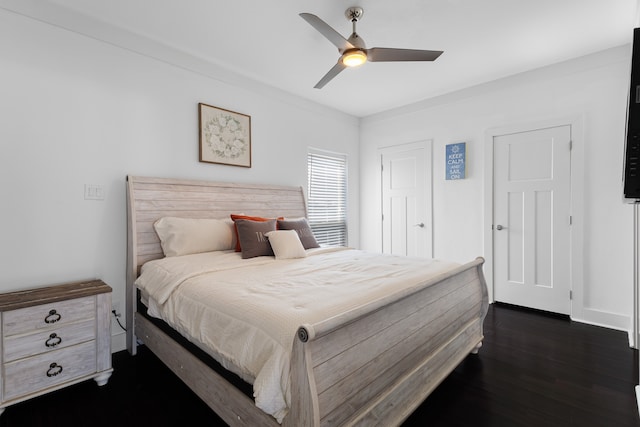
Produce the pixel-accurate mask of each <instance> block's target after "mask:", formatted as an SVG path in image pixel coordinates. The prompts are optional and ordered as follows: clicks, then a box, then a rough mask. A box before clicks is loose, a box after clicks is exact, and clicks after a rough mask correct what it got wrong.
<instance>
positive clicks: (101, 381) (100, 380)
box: [0, 371, 113, 413]
mask: <svg viewBox="0 0 640 427" xmlns="http://www.w3.org/2000/svg"><path fill="white" fill-rule="evenodd" d="M112 372H113V371H109V372H104V373H102V374H100V375H98V376H97V377H95V378H94V379H93V380H94V381H95V382H96V384H98V386H100V387H102V386H103V385H105V384H106V383H107V382H108V381H109V377H111V373H112ZM0 413H1V412H0Z"/></svg>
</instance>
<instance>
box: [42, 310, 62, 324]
mask: <svg viewBox="0 0 640 427" xmlns="http://www.w3.org/2000/svg"><path fill="white" fill-rule="evenodd" d="M60 319H62V316H61V315H60V313H58V312H57V311H55V310H51V311H49V315H48V316H47V317H45V318H44V323H56V322H57V321H58V320H60Z"/></svg>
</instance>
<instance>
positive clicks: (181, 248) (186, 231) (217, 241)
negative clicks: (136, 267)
mask: <svg viewBox="0 0 640 427" xmlns="http://www.w3.org/2000/svg"><path fill="white" fill-rule="evenodd" d="M153 227H154V228H155V230H156V233H157V234H158V237H159V238H160V245H161V246H162V251H163V252H164V255H165V256H167V257H170V256H180V255H188V254H196V253H200V252H212V251H226V250H230V249H233V248H234V247H235V233H234V232H233V221H231V220H223V219H203V218H176V217H164V218H160V219H159V220H157V221H156V222H155V223H154V224H153Z"/></svg>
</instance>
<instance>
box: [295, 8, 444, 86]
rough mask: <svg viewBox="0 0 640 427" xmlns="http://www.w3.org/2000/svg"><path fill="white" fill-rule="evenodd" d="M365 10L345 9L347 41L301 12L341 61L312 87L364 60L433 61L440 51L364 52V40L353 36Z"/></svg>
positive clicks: (373, 49) (381, 49)
mask: <svg viewBox="0 0 640 427" xmlns="http://www.w3.org/2000/svg"><path fill="white" fill-rule="evenodd" d="M363 13H364V10H363V9H362V8H361V7H350V8H349V9H347V10H346V12H345V15H346V17H347V19H348V20H350V21H351V23H352V25H353V33H352V34H351V36H350V37H349V38H348V39H345V38H344V37H342V36H341V35H340V33H338V32H337V31H336V30H334V29H333V28H331V27H330V26H329V24H327V23H326V22H324V21H323V20H322V19H320V18H318V17H317V16H315V15H312V14H311V13H301V14H300V16H301V17H302V18H303V19H304V20H305V21H307V22H308V23H309V24H311V26H312V27H313V28H315V29H316V30H318V31H319V32H320V33H321V34H322V35H323V36H325V37H326V38H327V39H329V41H330V42H331V43H333V44H334V45H336V47H337V48H338V51H339V52H340V58H339V59H338V62H337V63H336V65H334V66H333V68H331V69H330V70H329V72H328V73H327V74H325V75H324V77H322V78H321V79H320V81H319V82H318V83H317V84H316V85H315V86H314V87H315V88H316V89H321V88H322V87H323V86H324V85H326V84H327V83H329V81H330V80H331V79H333V78H334V77H335V76H337V75H338V74H339V73H340V72H341V71H342V70H344V69H345V68H347V67H357V66H358V65H362V64H364V63H365V62H367V61H370V62H391V61H435V60H436V58H438V57H439V56H440V55H441V54H442V51H440V50H417V49H394V48H386V47H373V48H371V49H367V47H366V45H365V44H364V40H362V38H361V37H360V36H359V35H358V34H357V33H356V23H357V22H358V20H359V19H360V18H362V14H363Z"/></svg>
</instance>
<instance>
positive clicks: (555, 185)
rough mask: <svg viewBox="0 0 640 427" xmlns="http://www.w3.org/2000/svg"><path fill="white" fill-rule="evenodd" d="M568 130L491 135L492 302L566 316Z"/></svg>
mask: <svg viewBox="0 0 640 427" xmlns="http://www.w3.org/2000/svg"><path fill="white" fill-rule="evenodd" d="M570 139H571V127H570V126H559V127H553V128H547V129H538V130H533V131H528V132H521V133H515V134H510V135H501V136H496V137H494V221H493V223H494V275H495V279H494V292H495V295H494V297H495V300H496V301H501V302H506V303H510V304H516V305H520V306H526V307H532V308H536V309H540V310H546V311H552V312H556V313H563V314H569V313H570V309H571V304H570V296H569V290H570V262H571V254H570V221H569V218H570V215H571V182H570V172H571V155H570Z"/></svg>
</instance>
